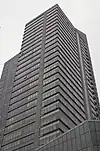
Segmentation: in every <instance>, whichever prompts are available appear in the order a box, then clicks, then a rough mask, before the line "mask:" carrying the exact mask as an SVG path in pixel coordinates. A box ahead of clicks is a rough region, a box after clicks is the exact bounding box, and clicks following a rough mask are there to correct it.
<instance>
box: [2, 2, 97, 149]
mask: <svg viewBox="0 0 100 151" xmlns="http://www.w3.org/2000/svg"><path fill="white" fill-rule="evenodd" d="M77 34H78V35H77ZM83 35H84V34H82V33H80V32H79V31H78V30H76V29H75V28H74V26H73V25H72V23H71V22H70V21H69V20H68V18H67V17H66V15H65V14H64V13H63V11H62V10H61V8H60V7H59V6H58V5H55V6H53V7H52V8H50V9H48V10H47V11H45V12H44V13H42V14H41V15H39V16H38V17H36V18H35V19H33V20H32V21H30V22H29V23H27V24H26V25H25V31H24V35H23V41H22V46H21V52H20V53H19V54H18V55H17V56H15V57H14V58H13V59H11V61H8V63H7V64H6V65H5V67H4V71H3V75H2V78H1V82H0V83H1V89H0V92H1V93H2V95H1V103H3V105H2V107H1V108H2V109H3V110H2V109H1V114H2V118H3V119H5V120H3V122H4V124H2V122H1V127H2V129H1V132H2V135H1V140H2V139H3V141H2V149H1V150H2V151H5V150H6V151H11V150H12V151H34V149H35V148H37V147H38V146H42V145H44V144H46V143H48V142H50V141H51V140H52V139H54V138H56V137H58V136H59V135H61V134H63V133H64V132H66V131H68V130H70V129H72V128H74V127H75V126H77V125H78V124H80V123H82V122H84V121H85V120H87V119H92V118H93V117H95V118H96V119H98V118H99V116H98V106H99V104H98V100H97V99H94V92H93V96H92V98H91V96H90V95H91V94H90V87H89V88H88V84H87V83H88V80H87V75H86V74H87V70H86V69H85V68H86V67H85V66H86V65H85V62H86V59H85V61H84V54H83V51H84V50H83V47H84V46H83V43H82V39H84V38H83V37H84V36H83ZM77 36H78V37H77ZM80 37H81V38H80ZM78 38H79V41H78ZM79 44H80V45H79ZM85 47H86V48H87V50H88V46H87V43H86V38H85ZM79 48H80V50H79ZM86 48H85V49H86ZM80 52H81V55H80ZM88 58H89V60H90V56H88ZM81 60H82V61H81ZM91 68H92V65H91ZM82 69H83V70H82ZM88 70H89V69H88ZM83 71H84V76H83ZM91 74H92V77H93V72H91ZM84 78H85V83H84V84H83V81H84ZM93 78H94V77H93ZM94 87H95V81H94V85H93V86H91V89H93V88H94ZM94 89H95V90H96V87H95V88H94ZM95 97H96V98H97V93H96V91H95ZM90 98H91V99H92V101H90ZM6 104H7V105H6ZM93 104H94V105H93ZM88 108H89V110H87V109H88ZM5 110H6V111H5ZM5 112H6V113H5ZM91 114H93V115H91ZM2 125H3V126H2Z"/></svg>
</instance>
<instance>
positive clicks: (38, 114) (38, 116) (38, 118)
mask: <svg viewBox="0 0 100 151" xmlns="http://www.w3.org/2000/svg"><path fill="white" fill-rule="evenodd" d="M46 16H47V15H46V12H45V13H44V24H43V34H42V46H41V59H40V71H39V84H38V98H37V110H36V132H35V148H37V147H38V145H39V135H40V125H41V124H40V122H41V106H42V92H43V73H44V53H45V35H46Z"/></svg>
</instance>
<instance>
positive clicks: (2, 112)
mask: <svg viewBox="0 0 100 151" xmlns="http://www.w3.org/2000/svg"><path fill="white" fill-rule="evenodd" d="M17 63H18V55H16V56H15V57H13V58H12V59H10V60H9V61H8V62H6V63H5V65H4V69H3V73H2V76H1V82H2V84H3V86H2V91H1V92H2V94H1V99H0V148H1V144H2V141H3V135H4V130H5V125H6V119H7V115H8V108H9V100H10V99H11V94H12V88H13V82H14V77H15V73H16V67H17Z"/></svg>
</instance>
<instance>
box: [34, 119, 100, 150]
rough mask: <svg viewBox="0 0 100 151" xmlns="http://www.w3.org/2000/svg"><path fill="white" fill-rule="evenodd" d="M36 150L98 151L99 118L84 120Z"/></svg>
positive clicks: (99, 145)
mask: <svg viewBox="0 0 100 151" xmlns="http://www.w3.org/2000/svg"><path fill="white" fill-rule="evenodd" d="M36 151H100V120H98V121H96V120H95V121H85V122H83V123H82V124H79V125H78V126H76V127H75V128H73V129H71V130H69V131H68V132H66V133H64V134H63V135H61V136H59V137H57V138H55V139H53V140H52V141H50V142H49V143H47V144H46V145H44V146H42V147H40V148H38V149H36Z"/></svg>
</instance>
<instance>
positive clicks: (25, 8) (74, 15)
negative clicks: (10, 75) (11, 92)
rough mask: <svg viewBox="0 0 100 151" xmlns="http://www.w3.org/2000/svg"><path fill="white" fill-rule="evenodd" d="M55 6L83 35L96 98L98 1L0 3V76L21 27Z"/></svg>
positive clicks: (11, 0) (9, 0)
mask: <svg viewBox="0 0 100 151" xmlns="http://www.w3.org/2000/svg"><path fill="white" fill-rule="evenodd" d="M55 4H59V6H60V7H61V8H62V10H63V11H64V12H65V14H66V15H67V17H68V18H69V19H70V20H71V22H72V23H73V25H74V26H75V27H76V28H78V29H79V30H81V31H83V32H84V33H86V35H87V38H88V43H89V48H90V53H91V58H92V64H93V69H94V74H95V79H96V84H97V89H98V93H99V96H100V78H99V77H100V65H99V64H100V59H99V58H100V57H99V56H100V44H99V43H100V0H0V26H1V28H0V75H1V72H2V68H3V65H4V63H5V62H6V61H7V60H9V59H10V58H11V57H13V56H14V55H16V54H17V53H19V52H20V48H21V41H22V37H23V32H24V26H25V24H26V23H27V22H28V21H30V20H32V19H33V18H34V17H36V16H38V15H39V14H41V13H42V12H44V11H45V10H47V9H48V8H49V7H51V6H53V5H55Z"/></svg>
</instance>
